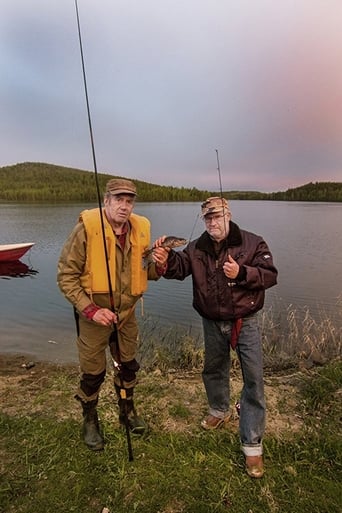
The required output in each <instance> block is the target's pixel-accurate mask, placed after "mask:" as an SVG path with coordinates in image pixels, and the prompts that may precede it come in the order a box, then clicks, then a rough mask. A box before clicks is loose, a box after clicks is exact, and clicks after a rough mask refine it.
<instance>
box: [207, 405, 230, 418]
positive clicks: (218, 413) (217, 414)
mask: <svg viewBox="0 0 342 513" xmlns="http://www.w3.org/2000/svg"><path fill="white" fill-rule="evenodd" d="M209 415H213V416H214V417H217V418H218V419H225V418H226V417H229V415H230V411H229V410H227V411H220V410H215V409H214V408H209Z"/></svg>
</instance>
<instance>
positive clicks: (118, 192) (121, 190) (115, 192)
mask: <svg viewBox="0 0 342 513" xmlns="http://www.w3.org/2000/svg"><path fill="white" fill-rule="evenodd" d="M109 192H110V194H112V195H113V196H117V195H118V194H130V195H131V196H136V195H137V193H136V192H133V191H128V190H127V189H116V190H115V191H109Z"/></svg>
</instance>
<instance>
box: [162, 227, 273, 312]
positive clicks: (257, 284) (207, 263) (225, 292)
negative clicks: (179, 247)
mask: <svg viewBox="0 0 342 513" xmlns="http://www.w3.org/2000/svg"><path fill="white" fill-rule="evenodd" d="M229 226H230V228H229V234H228V238H227V239H226V240H225V241H223V244H221V246H220V247H215V245H214V243H213V241H212V239H211V238H210V236H209V234H208V232H204V233H203V234H202V235H201V236H200V237H199V238H198V239H196V240H194V241H192V242H190V244H188V246H187V247H186V248H185V249H184V250H183V251H171V252H170V255H169V259H168V269H167V272H166V274H165V275H164V278H166V279H177V280H184V279H185V278H186V277H187V276H189V275H192V282H193V307H194V309H195V310H196V311H197V312H198V313H199V314H200V315H201V316H202V317H205V318H207V319H211V320H214V321H219V320H221V321H222V320H226V321H228V320H233V319H239V318H243V317H246V316H248V315H251V314H253V313H255V312H257V311H258V310H260V309H261V308H262V307H263V305H264V300H265V290H266V289H268V288H270V287H272V286H273V285H275V284H276V283H277V274H278V273H277V269H276V268H275V266H274V265H273V258H272V255H271V252H270V250H269V249H268V246H267V244H266V242H265V241H264V240H263V239H262V237H260V236H259V235H255V234H254V233H251V232H247V231H245V230H240V228H239V227H238V225H237V224H235V223H233V222H232V221H230V224H229ZM228 252H229V254H230V255H231V256H232V257H233V258H234V260H236V261H237V263H238V264H239V266H240V272H239V276H238V277H237V279H236V280H228V278H227V277H226V276H225V275H224V273H223V269H222V266H223V263H224V262H225V261H226V259H227V255H228Z"/></svg>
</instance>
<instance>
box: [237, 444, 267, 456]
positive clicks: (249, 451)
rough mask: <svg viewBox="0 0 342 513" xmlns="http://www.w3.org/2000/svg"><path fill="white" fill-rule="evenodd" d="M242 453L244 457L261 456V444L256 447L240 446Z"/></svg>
mask: <svg viewBox="0 0 342 513" xmlns="http://www.w3.org/2000/svg"><path fill="white" fill-rule="evenodd" d="M241 448H242V452H243V454H244V455H245V456H261V455H262V453H263V450H262V444H257V445H244V444H242V446H241Z"/></svg>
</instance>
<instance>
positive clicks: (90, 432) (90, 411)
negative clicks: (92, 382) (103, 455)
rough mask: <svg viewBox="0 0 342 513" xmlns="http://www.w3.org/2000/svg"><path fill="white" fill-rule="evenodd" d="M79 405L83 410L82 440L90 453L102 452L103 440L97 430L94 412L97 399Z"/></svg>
mask: <svg viewBox="0 0 342 513" xmlns="http://www.w3.org/2000/svg"><path fill="white" fill-rule="evenodd" d="M81 404H82V408H83V439H84V441H85V443H86V445H87V446H88V447H89V449H91V450H92V451H102V450H103V448H104V440H103V437H102V435H101V433H100V429H99V419H98V417H97V411H96V405H97V399H95V400H94V401H89V402H87V403H85V402H83V401H81Z"/></svg>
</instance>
